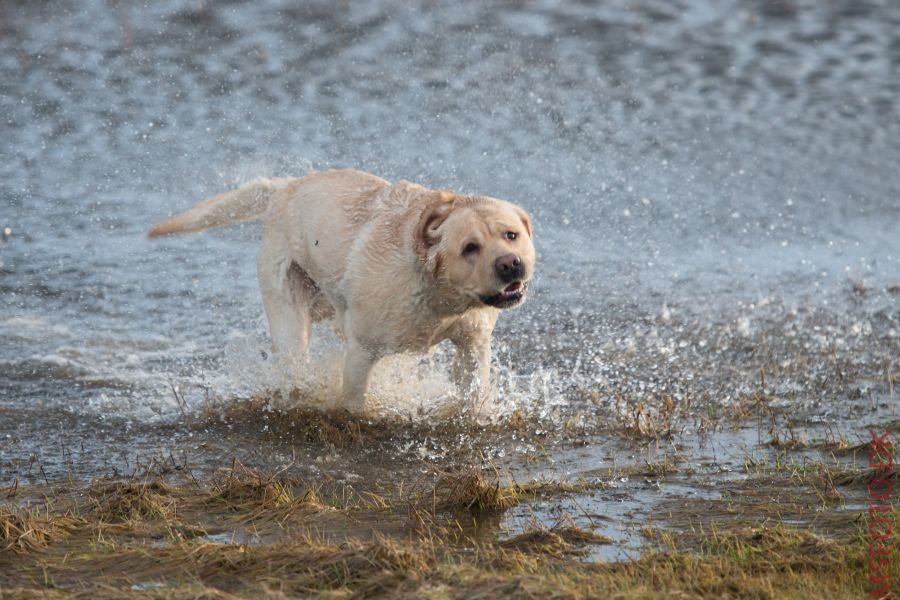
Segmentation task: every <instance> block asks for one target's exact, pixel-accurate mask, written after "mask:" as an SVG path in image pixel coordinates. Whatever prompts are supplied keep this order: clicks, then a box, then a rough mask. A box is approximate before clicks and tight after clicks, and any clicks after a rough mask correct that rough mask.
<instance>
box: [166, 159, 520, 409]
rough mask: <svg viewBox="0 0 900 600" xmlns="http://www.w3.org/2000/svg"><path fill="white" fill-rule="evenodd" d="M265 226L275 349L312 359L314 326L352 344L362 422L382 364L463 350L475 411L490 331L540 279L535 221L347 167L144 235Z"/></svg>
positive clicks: (228, 195)
mask: <svg viewBox="0 0 900 600" xmlns="http://www.w3.org/2000/svg"><path fill="white" fill-rule="evenodd" d="M259 217H262V218H263V219H264V229H263V238H262V250H261V252H260V255H259V265H258V266H259V287H260V291H261V292H262V298H263V305H264V306H265V311H266V317H267V318H268V321H269V331H270V333H271V336H272V343H273V346H274V349H275V351H276V352H279V353H285V354H288V355H293V356H294V357H296V358H302V357H305V355H306V351H307V350H306V349H307V343H308V340H309V335H310V328H311V325H312V323H313V322H314V321H319V320H323V319H332V318H333V323H334V327H335V329H336V330H337V331H338V333H339V334H340V335H342V336H343V338H344V339H345V340H346V354H345V358H344V369H343V375H344V380H343V396H344V398H343V400H344V402H345V404H346V406H347V408H349V409H350V410H352V411H355V412H363V413H364V412H365V409H366V407H365V393H366V389H367V387H368V384H369V377H370V374H371V372H372V368H373V366H374V365H375V363H376V362H377V361H378V360H379V359H380V358H381V357H384V356H386V355H389V354H395V353H400V352H405V351H424V350H426V349H428V348H430V347H432V346H434V345H435V344H437V343H439V342H441V341H442V340H444V339H449V340H451V342H452V343H453V344H454V345H455V346H456V348H457V352H456V357H455V360H454V364H453V375H454V379H455V380H456V383H457V384H458V385H459V387H460V391H461V392H462V393H463V394H464V397H465V398H466V399H467V400H468V401H469V403H474V402H476V401H478V400H480V399H481V398H482V397H483V395H484V394H485V393H486V392H487V390H488V380H489V375H490V353H491V350H490V344H491V339H490V338H491V332H492V331H493V329H494V325H495V323H496V321H497V317H498V315H499V313H500V309H502V308H512V307H514V306H517V305H519V304H521V303H522V302H523V301H524V299H525V294H526V292H527V290H528V282H529V280H530V279H531V277H532V274H533V273H534V262H535V253H534V246H533V245H532V239H531V222H530V220H529V218H528V215H527V214H526V213H525V211H524V210H522V209H521V208H519V207H518V206H516V205H514V204H511V203H509V202H505V201H503V200H497V199H495V198H489V197H487V196H462V195H458V194H455V193H453V192H449V191H435V190H430V189H427V188H424V187H422V186H420V185H416V184H414V183H409V182H407V181H399V182H397V183H394V184H391V183H389V182H387V181H385V180H384V179H381V178H379V177H375V176H374V175H370V174H368V173H363V172H361V171H353V170H334V171H326V172H318V173H312V174H310V175H307V176H306V177H303V178H300V179H294V178H286V179H261V180H258V181H255V182H253V183H250V184H248V185H245V186H243V187H241V188H238V189H236V190H232V191H229V192H225V193H224V194H221V195H219V196H216V197H214V198H211V199H209V200H206V201H204V202H201V203H200V204H198V205H197V206H195V207H194V208H193V209H192V210H190V211H188V212H185V213H182V214H179V215H176V216H174V217H172V218H170V219H168V220H166V221H163V222H162V223H160V224H158V225H156V226H155V227H154V228H153V229H151V230H150V231H149V232H148V236H149V237H157V236H162V235H169V234H173V233H185V232H191V231H201V230H203V229H207V228H210V227H219V226H222V225H229V224H232V223H238V222H241V221H247V220H252V219H256V218H259Z"/></svg>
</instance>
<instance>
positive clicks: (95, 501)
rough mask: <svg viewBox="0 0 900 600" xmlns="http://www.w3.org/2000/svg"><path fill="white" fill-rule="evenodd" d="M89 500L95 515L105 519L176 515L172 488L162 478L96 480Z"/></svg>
mask: <svg viewBox="0 0 900 600" xmlns="http://www.w3.org/2000/svg"><path fill="white" fill-rule="evenodd" d="M88 502H89V504H90V508H91V511H92V512H93V514H94V516H96V518H97V519H98V520H99V521H101V522H106V523H124V522H127V521H145V520H163V521H165V520H172V519H175V518H176V516H177V515H176V500H175V498H173V497H172V495H171V489H170V488H169V486H167V485H166V484H165V483H163V482H161V481H152V482H145V483H126V482H104V483H97V484H95V485H93V486H92V487H91V489H90V491H89V492H88Z"/></svg>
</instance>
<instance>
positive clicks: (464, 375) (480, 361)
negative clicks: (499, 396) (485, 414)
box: [453, 336, 491, 414]
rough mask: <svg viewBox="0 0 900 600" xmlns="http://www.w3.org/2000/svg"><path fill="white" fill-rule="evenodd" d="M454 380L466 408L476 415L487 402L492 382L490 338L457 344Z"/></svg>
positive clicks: (470, 339) (468, 340) (479, 338)
mask: <svg viewBox="0 0 900 600" xmlns="http://www.w3.org/2000/svg"><path fill="white" fill-rule="evenodd" d="M455 345H456V357H455V359H454V360H453V379H454V381H455V383H456V385H457V388H458V389H459V391H460V393H461V394H462V396H463V399H464V401H465V404H466V407H467V408H470V409H472V410H473V411H474V413H475V414H477V413H478V412H480V411H481V409H482V405H483V404H484V402H485V401H486V400H487V395H488V392H489V391H490V390H489V388H490V380H491V338H490V336H484V337H478V338H474V339H472V338H467V339H463V340H460V341H458V342H455Z"/></svg>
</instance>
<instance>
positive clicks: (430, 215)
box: [413, 192, 454, 262]
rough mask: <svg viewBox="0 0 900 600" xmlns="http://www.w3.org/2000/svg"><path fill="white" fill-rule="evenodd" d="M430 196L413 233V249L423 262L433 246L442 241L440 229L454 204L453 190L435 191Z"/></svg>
mask: <svg viewBox="0 0 900 600" xmlns="http://www.w3.org/2000/svg"><path fill="white" fill-rule="evenodd" d="M430 196H431V197H429V198H428V203H427V204H426V206H425V210H423V211H422V216H421V217H419V222H418V223H417V224H416V229H415V233H414V234H413V249H414V250H415V252H416V255H417V256H418V257H419V258H420V259H421V260H422V261H423V262H424V261H426V260H428V251H429V250H430V249H431V247H432V246H434V245H435V244H437V243H438V242H439V241H440V239H441V236H440V232H439V231H438V230H439V229H440V227H441V225H443V223H444V221H445V220H446V219H447V217H448V216H449V215H450V211H452V210H453V204H454V203H453V200H454V195H453V194H452V193H451V192H434V193H433V194H430Z"/></svg>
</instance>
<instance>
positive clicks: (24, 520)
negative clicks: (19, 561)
mask: <svg viewBox="0 0 900 600" xmlns="http://www.w3.org/2000/svg"><path fill="white" fill-rule="evenodd" d="M83 523H84V521H83V520H82V519H79V518H78V517H75V516H72V515H60V516H48V517H44V518H41V517H37V516H35V515H34V514H32V513H31V512H28V511H25V510H22V509H11V508H7V507H5V506H0V557H2V555H3V554H4V553H6V552H15V553H23V552H30V551H33V550H36V549H38V548H44V547H46V546H47V545H49V544H50V543H51V542H53V541H56V540H58V539H61V538H63V537H65V536H66V535H68V533H69V532H70V531H71V530H72V529H74V528H76V527H78V526H80V525H82V524H83ZM0 563H2V561H0Z"/></svg>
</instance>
